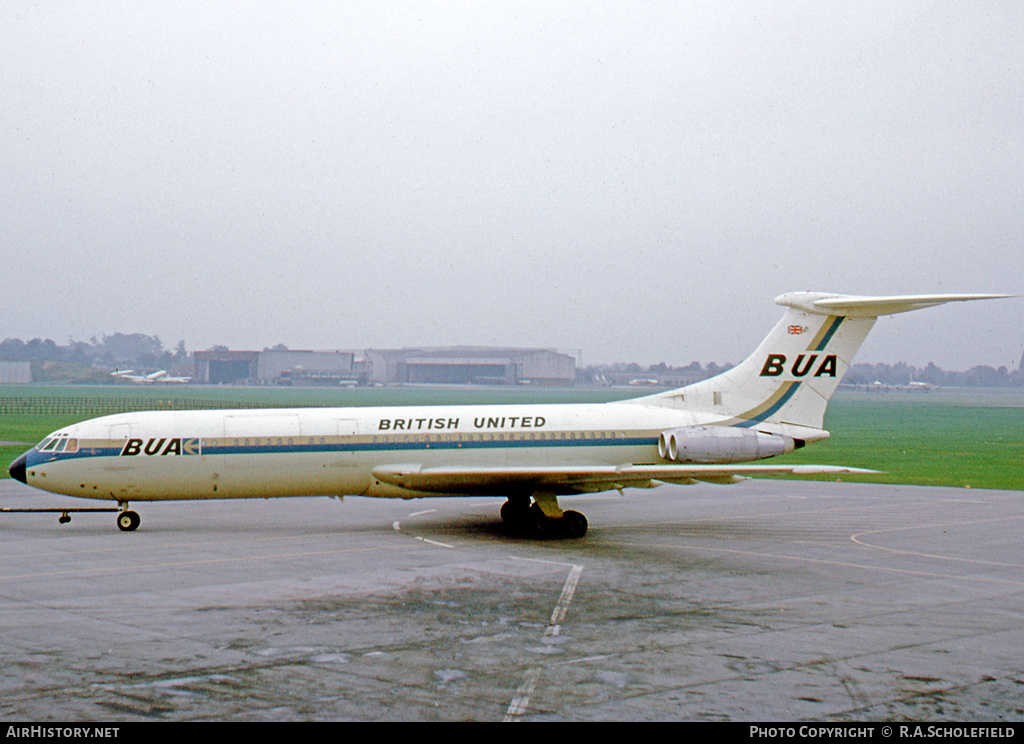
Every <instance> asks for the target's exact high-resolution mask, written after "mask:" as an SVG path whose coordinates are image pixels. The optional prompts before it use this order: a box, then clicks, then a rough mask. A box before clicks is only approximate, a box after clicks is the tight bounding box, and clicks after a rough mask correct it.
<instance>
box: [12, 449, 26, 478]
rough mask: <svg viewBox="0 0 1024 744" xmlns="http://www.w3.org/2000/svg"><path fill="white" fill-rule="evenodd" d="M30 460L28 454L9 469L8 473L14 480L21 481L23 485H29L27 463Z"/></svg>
mask: <svg viewBox="0 0 1024 744" xmlns="http://www.w3.org/2000/svg"><path fill="white" fill-rule="evenodd" d="M27 460H28V453H27V452H26V453H25V454H24V455H22V456H21V457H19V458H18V459H17V460H15V461H14V462H12V463H11V467H9V468H8V469H7V472H8V473H10V474H11V477H12V478H14V480H19V481H21V482H22V483H28V479H27V478H26V477H25V463H26V461H27Z"/></svg>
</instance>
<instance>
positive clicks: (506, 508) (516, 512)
mask: <svg viewBox="0 0 1024 744" xmlns="http://www.w3.org/2000/svg"><path fill="white" fill-rule="evenodd" d="M530 513H531V511H530V502H529V501H526V500H521V499H515V500H514V499H509V500H508V501H506V502H505V503H504V504H502V505H501V521H502V522H504V523H505V526H506V527H508V528H509V529H510V530H513V531H515V532H521V531H522V530H524V529H526V528H527V526H528V525H529V524H530Z"/></svg>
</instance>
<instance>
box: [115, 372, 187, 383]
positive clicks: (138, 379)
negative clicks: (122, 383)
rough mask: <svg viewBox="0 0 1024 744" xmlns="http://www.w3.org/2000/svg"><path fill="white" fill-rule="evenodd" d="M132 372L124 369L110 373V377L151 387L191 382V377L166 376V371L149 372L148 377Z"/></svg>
mask: <svg viewBox="0 0 1024 744" xmlns="http://www.w3.org/2000/svg"><path fill="white" fill-rule="evenodd" d="M134 372H135V370H132V369H125V370H120V371H119V370H114V371H113V372H111V373H110V376H111V377H117V378H118V379H121V380H130V381H132V382H134V383H135V384H136V385H152V384H154V383H161V384H163V383H177V384H179V385H184V384H185V383H189V382H192V378H191V377H178V376H174V375H169V374H167V370H165V369H160V370H157V371H156V372H151V373H149V374H148V375H136V374H134Z"/></svg>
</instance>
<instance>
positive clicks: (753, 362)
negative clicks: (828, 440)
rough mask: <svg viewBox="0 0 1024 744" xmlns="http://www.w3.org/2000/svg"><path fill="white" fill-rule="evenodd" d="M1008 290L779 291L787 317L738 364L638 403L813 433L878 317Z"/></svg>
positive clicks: (742, 423) (801, 433)
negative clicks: (881, 294)
mask: <svg viewBox="0 0 1024 744" xmlns="http://www.w3.org/2000/svg"><path fill="white" fill-rule="evenodd" d="M1007 296H1009V295H988V294H956V295H948V294H947V295H907V296H896V297H858V296H852V295H836V294H823V293H819V292H790V293H787V294H783V295H780V296H778V297H776V298H775V302H776V303H778V304H779V305H784V306H786V307H787V308H788V309H787V310H786V313H785V315H784V316H783V317H782V320H780V321H779V322H778V324H776V326H775V327H774V328H773V329H772V331H771V333H769V334H768V336H767V338H765V340H764V341H762V342H761V345H760V346H758V347H757V350H756V351H755V352H754V353H753V354H752V355H751V356H749V357H748V358H747V359H746V360H745V361H744V362H742V363H741V364H739V365H738V366H736V367H733V368H732V369H729V370H727V371H726V372H724V373H722V374H720V375H717V376H716V377H712V378H711V379H708V380H704V381H702V382H698V383H696V384H693V385H688V386H686V387H683V388H679V389H677V390H671V391H669V392H667V393H661V394H659V395H654V396H650V397H648V398H645V399H644V402H645V403H655V404H661V405H670V406H672V407H679V408H685V409H694V410H703V411H709V412H711V413H716V414H721V416H722V418H723V419H724V420H723V421H722V422H721V423H723V424H726V425H731V426H739V427H748V426H757V425H759V424H762V423H764V424H775V425H778V426H779V427H781V429H782V430H783V431H784V432H785V433H789V434H791V435H792V436H795V437H800V438H808V439H811V438H817V437H814V436H813V435H811V436H807V434H808V432H807V430H808V429H813V430H820V429H821V428H822V422H823V419H824V416H825V407H826V406H827V405H828V401H829V398H831V397H832V394H833V393H834V392H835V390H836V387H837V386H838V385H839V381H840V380H842V379H843V375H844V374H846V370H847V369H848V368H849V366H850V364H851V363H852V362H853V357H854V355H855V354H856V353H857V349H859V348H860V345H861V344H862V343H863V342H864V339H865V338H866V337H867V335H868V331H870V330H871V327H872V326H873V325H874V323H875V320H876V318H877V317H878V316H880V315H893V314H895V313H902V312H907V311H909V310H918V309H921V308H925V307H931V306H933V305H941V304H943V303H946V302H959V301H964V300H983V299H994V298H998V297H1007ZM821 436H827V434H825V433H824V432H822V433H821Z"/></svg>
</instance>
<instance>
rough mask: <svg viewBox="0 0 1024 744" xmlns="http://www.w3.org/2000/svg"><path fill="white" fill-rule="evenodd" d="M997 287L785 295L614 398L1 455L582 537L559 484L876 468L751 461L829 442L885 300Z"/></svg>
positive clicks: (65, 473) (233, 415)
mask: <svg viewBox="0 0 1024 744" xmlns="http://www.w3.org/2000/svg"><path fill="white" fill-rule="evenodd" d="M1007 296H1008V295H992V294H941V295H937V294H926V295H905V296H885V297H865V296H856V295H839V294H826V293H820V292H790V293H786V294H782V295H780V296H779V297H777V298H776V299H775V302H776V303H778V304H779V305H781V306H783V307H785V308H786V310H785V313H784V315H783V317H782V319H781V320H780V321H779V322H778V323H777V324H776V325H775V327H774V328H773V329H772V330H771V332H770V333H769V334H768V336H767V337H766V338H765V339H764V341H762V342H761V344H760V346H758V347H757V349H756V350H755V351H754V353H753V354H752V355H751V356H749V357H748V358H747V359H746V360H745V361H744V362H742V363H741V364H739V365H737V366H735V367H732V368H730V369H729V370H727V371H725V372H723V373H722V374H719V375H717V376H715V377H712V378H709V379H707V380H703V381H701V382H697V383H694V384H691V385H687V386H685V387H681V388H677V389H674V390H669V391H665V392H659V393H654V394H648V395H644V396H641V397H637V398H632V399H628V400H623V401H615V402H609V403H597V404H594V403H567V404H515V405H440V406H438V405H435V406H406V407H368V408H295V409H255V410H226V411H159V412H136V413H124V414H115V415H111V416H103V417H100V418H95V419H91V420H88V421H83V422H81V423H77V424H73V425H71V426H67V427H64V428H62V429H59V430H57V431H55V432H53V433H52V434H50V435H49V436H47V437H46V438H45V439H44V440H43V441H42V442H40V443H39V444H38V445H36V446H35V447H33V448H32V449H31V450H29V451H28V452H26V453H24V454H23V455H21V456H20V457H18V459H17V460H15V461H14V463H12V465H11V466H10V474H11V476H12V477H13V478H15V479H17V480H18V481H21V482H22V483H26V484H28V485H30V486H34V487H36V488H40V489H43V490H46V491H50V492H53V493H59V494H65V495H68V496H79V497H84V498H90V499H100V500H106V501H116V502H117V504H118V506H119V508H120V512H119V513H118V516H117V525H118V527H119V528H120V529H121V530H123V531H132V530H135V529H136V528H137V527H138V526H139V523H140V517H139V515H138V513H137V512H135V511H133V510H131V509H130V508H129V503H130V502H133V501H135V502H139V501H142V502H146V501H163V500H203V499H236V498H272V497H289V496H345V495H358V496H368V497H378V498H403V499H411V498H425V497H437V496H455V497H465V496H505V497H506V498H507V500H506V501H505V502H504V504H503V505H502V507H501V517H502V520H503V521H504V522H505V523H506V526H507V527H508V528H509V529H510V530H512V531H514V532H515V533H517V534H528V535H531V536H540V537H555V538H581V537H583V536H584V535H585V534H586V532H587V530H588V522H587V519H586V517H585V516H584V515H583V514H581V513H580V512H578V511H574V510H563V509H562V508H561V506H560V504H559V498H560V497H566V496H572V495H575V494H586V493H596V492H600V491H607V490H619V491H620V492H621V491H622V490H623V489H625V488H653V487H655V486H657V485H660V484H661V483H674V484H691V483H696V482H701V481H703V482H711V483H734V482H737V481H739V480H743V479H745V478H748V477H751V476H757V475H769V474H780V473H782V474H795V475H803V474H820V473H874V472H876V471H872V470H864V469H860V468H852V467H844V466H835V465H790V464H765V463H761V462H758V461H760V460H765V459H768V458H771V457H775V456H777V455H782V454H785V453H789V452H792V451H793V450H796V449H799V448H802V447H804V446H805V445H807V444H809V443H812V442H816V441H820V440H823V439H826V438H828V437H829V432H828V431H826V430H825V429H823V428H822V427H823V423H824V414H825V409H826V406H827V405H828V401H829V398H830V397H831V396H832V394H833V393H834V392H835V390H836V388H837V387H838V385H839V381H840V380H841V379H842V378H843V375H844V373H845V372H846V370H847V368H848V367H849V365H850V364H851V362H852V361H853V356H854V354H855V353H856V351H857V349H858V348H859V347H860V345H861V343H862V342H863V341H864V339H865V337H866V336H867V334H868V331H870V329H871V327H872V326H873V325H874V323H875V320H876V319H877V318H878V317H879V316H881V315H893V314H896V313H902V312H907V311H910V310H917V309H920V308H926V307H931V306H934V305H940V304H943V303H947V302H958V301H968V300H982V299H994V298H999V297H1007Z"/></svg>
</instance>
